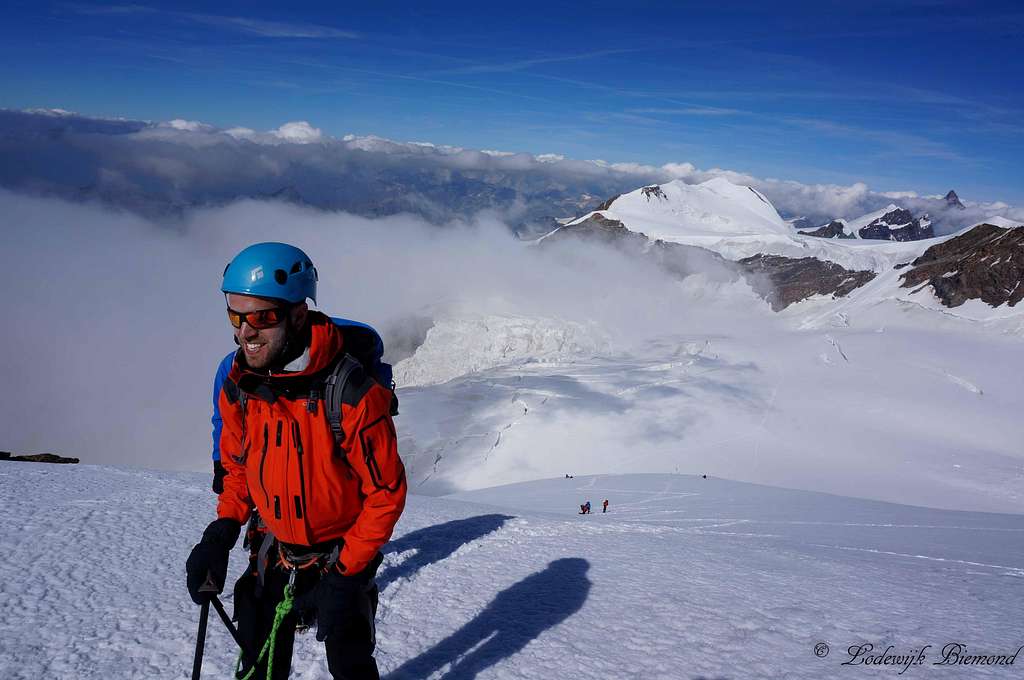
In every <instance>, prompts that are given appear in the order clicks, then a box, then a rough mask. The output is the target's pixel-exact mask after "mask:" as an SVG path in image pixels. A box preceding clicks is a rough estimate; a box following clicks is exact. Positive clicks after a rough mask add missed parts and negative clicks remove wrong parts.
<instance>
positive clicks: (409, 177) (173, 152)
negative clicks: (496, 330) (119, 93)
mask: <svg viewBox="0 0 1024 680" xmlns="http://www.w3.org/2000/svg"><path fill="white" fill-rule="evenodd" d="M0 156H2V157H3V158H4V159H5V162H4V163H3V164H2V165H0V186H3V187H6V188H9V189H13V190H16V191H21V192H31V193H35V194H41V195H50V196H59V197H62V198H67V199H71V200H89V199H98V200H100V201H102V202H104V203H106V204H108V205H113V206H117V207H121V208H126V209H128V210H131V211H133V212H136V213H138V214H140V215H143V216H146V217H150V218H163V217H167V216H180V215H181V214H183V211H185V210H187V209H189V208H191V207H196V206H211V205H225V204H228V203H230V202H232V201H235V200H239V199H244V198H274V199H278V200H284V201H287V202H291V203H296V204H300V205H309V206H313V207H317V208H321V209H326V210H337V211H345V212H349V213H353V214H357V215H362V216H365V217H377V216H386V215H395V214H400V213H412V214H415V215H418V216H419V217H421V218H423V219H425V220H427V221H429V222H431V223H434V224H446V223H449V222H451V221H452V220H456V219H470V218H472V217H473V216H475V215H477V214H479V213H481V212H490V213H492V214H495V215H497V216H500V217H501V219H503V220H504V221H506V222H508V223H509V224H510V225H512V226H513V227H514V228H516V229H517V230H521V231H525V232H533V233H536V232H543V231H546V230H547V229H549V228H550V226H551V225H552V222H553V220H554V219H556V218H559V217H572V216H576V215H580V214H583V213H585V212H587V211H589V210H591V209H593V208H594V207H596V206H597V204H598V203H600V202H601V201H603V200H605V199H607V198H609V197H611V196H614V195H616V194H619V193H623V192H626V191H632V190H633V189H636V188H638V187H640V186H643V185H646V184H652V183H660V182H666V181H669V180H672V179H682V180H684V181H687V182H701V181H704V180H706V179H710V178H712V177H726V178H728V179H730V180H731V181H733V182H737V183H741V184H748V185H750V186H753V187H755V188H757V189H758V190H760V191H761V192H762V193H764V194H765V195H767V196H768V197H769V199H771V201H772V202H773V203H774V204H775V206H776V208H778V210H779V212H780V213H782V214H783V215H784V216H786V217H805V218H807V219H808V220H809V221H810V222H812V223H815V224H823V223H825V222H827V221H828V220H831V219H833V218H836V217H843V218H853V217H857V216H859V215H862V214H865V213H868V212H871V211H873V210H877V209H879V208H882V207H885V206H886V205H888V204H889V203H891V202H893V201H894V200H898V201H899V202H900V203H901V204H902V205H904V206H906V207H907V208H910V209H912V210H913V211H915V212H918V213H924V212H927V213H929V214H930V215H931V217H932V219H933V221H934V222H935V224H936V230H937V232H938V233H949V232H952V231H956V230H958V229H961V228H963V227H965V226H969V225H970V224H974V223H976V222H979V221H981V220H983V219H985V218H987V217H990V216H993V215H1002V216H1005V217H1007V218H1009V219H1016V220H1024V210H1022V209H1019V208H1013V207H1011V206H1007V205H1005V204H1002V203H996V204H972V203H970V202H969V201H965V202H966V203H967V205H968V210H963V211H962V210H948V209H947V207H946V205H945V202H944V201H942V200H941V198H938V197H922V196H918V195H916V194H915V193H913V192H906V191H899V192H894V191H876V190H873V189H871V188H870V187H868V186H867V185H866V184H863V183H855V184H852V185H849V186H843V185H835V184H804V183H800V182H795V181H787V180H780V179H771V178H758V177H753V176H750V175H746V174H743V173H739V172H735V171H731V170H727V169H722V168H712V169H708V170H701V169H698V168H696V167H694V166H693V165H692V164H689V163H669V164H665V165H663V166H652V165H646V164H641V163H607V162H604V161H601V160H573V159H567V158H564V157H562V156H559V155H555V154H541V155H531V154H524V153H510V152H505V151H495V150H485V151H477V150H471V149H463V148H459V147H450V146H440V145H434V144H430V143H423V142H419V143H416V142H395V141H391V140H387V139H382V138H379V137H372V136H367V137H357V136H352V135H348V136H345V137H342V138H334V137H330V136H328V135H325V134H324V133H323V132H322V131H321V130H320V129H318V128H316V127H315V126H313V125H311V124H310V123H308V122H305V121H296V122H289V123H285V124H283V125H281V126H280V127H279V128H277V129H275V130H270V131H265V132H258V131H254V130H251V129H248V128H241V127H235V128H228V129H219V128H216V127H214V126H211V125H207V124H204V123H201V122H197V121H188V120H181V119H177V120H172V121H169V122H162V123H149V122H144V121H133V120H119V119H116V120H108V119H96V118H89V117H85V116H79V115H76V114H72V113H69V112H67V111H59V110H51V111H40V110H33V111H0ZM894 196H898V198H897V199H894V198H893V197H894ZM965 198H968V199H969V197H965Z"/></svg>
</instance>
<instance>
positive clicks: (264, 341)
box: [227, 293, 307, 369]
mask: <svg viewBox="0 0 1024 680" xmlns="http://www.w3.org/2000/svg"><path fill="white" fill-rule="evenodd" d="M227 301H228V307H229V308H231V309H233V310H235V311H236V312H242V313H243V314H245V313H249V312H258V311H260V310H264V309H275V308H276V309H280V308H283V307H285V306H286V304H285V303H283V302H280V301H278V300H268V299H266V298H259V297H252V296H250V295H238V294H236V293H228V295H227ZM306 309H307V308H306V304H305V303H301V304H298V305H295V306H293V307H292V308H291V310H290V311H288V312H286V313H285V317H287V318H284V319H283V320H282V321H281V323H279V324H277V325H276V326H273V327H271V328H260V329H256V328H253V327H252V326H250V325H249V323H248V321H243V322H242V325H241V327H240V328H235V329H234V331H235V339H237V340H238V345H239V346H240V347H241V348H242V352H244V353H245V360H246V362H247V363H248V364H249V367H250V368H256V369H265V368H267V367H268V366H270V365H271V364H273V363H274V362H275V361H276V360H277V359H278V358H279V357H280V356H281V354H282V353H283V352H284V348H285V345H286V344H287V341H288V333H289V332H290V331H291V329H292V328H298V327H300V326H301V323H302V321H303V320H304V319H305V314H306Z"/></svg>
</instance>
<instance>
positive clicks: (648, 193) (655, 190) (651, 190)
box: [640, 184, 668, 201]
mask: <svg viewBox="0 0 1024 680" xmlns="http://www.w3.org/2000/svg"><path fill="white" fill-rule="evenodd" d="M640 193H642V194H643V195H644V198H646V199H647V200H648V201H650V200H651V199H652V198H658V199H661V200H663V201H667V200H668V196H666V195H665V192H664V191H662V190H661V187H660V186H658V185H657V184H654V185H652V186H649V187H644V188H643V189H641V190H640Z"/></svg>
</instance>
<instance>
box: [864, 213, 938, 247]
mask: <svg viewBox="0 0 1024 680" xmlns="http://www.w3.org/2000/svg"><path fill="white" fill-rule="evenodd" d="M858 233H859V234H860V237H861V238H869V239H880V240H883V241H920V240H921V239H924V238H932V237H934V236H935V232H934V231H933V230H932V224H931V222H930V221H929V220H928V216H927V215H925V216H923V217H921V218H920V219H918V218H916V217H914V216H913V215H911V214H910V211H909V210H906V209H904V208H896V209H895V210H891V211H889V212H887V213H885V214H884V215H882V216H881V217H879V218H877V219H875V220H872V221H871V222H870V223H869V224H868V225H867V226H866V227H861V229H860V231H859V232H858Z"/></svg>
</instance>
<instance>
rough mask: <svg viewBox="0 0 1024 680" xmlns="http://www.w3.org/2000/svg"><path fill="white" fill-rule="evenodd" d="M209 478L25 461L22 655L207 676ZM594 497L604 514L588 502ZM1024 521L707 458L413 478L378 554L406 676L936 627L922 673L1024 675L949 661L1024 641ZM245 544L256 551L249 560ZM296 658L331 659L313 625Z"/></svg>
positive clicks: (725, 659)
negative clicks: (203, 537)
mask: <svg viewBox="0 0 1024 680" xmlns="http://www.w3.org/2000/svg"><path fill="white" fill-rule="evenodd" d="M208 482H209V479H208V477H207V476H206V475H200V474H188V473H167V472H148V471H144V470H136V469H129V468H112V467H96V466H88V465H81V466H46V465H37V464H31V463H5V464H3V466H2V467H0V497H2V498H3V499H4V509H3V510H4V516H5V520H6V521H5V522H4V524H3V527H2V528H0V542H2V544H3V545H4V546H5V553H6V554H5V558H4V560H3V561H2V562H0V598H2V600H3V603H4V615H3V618H2V619H0V636H2V639H3V641H4V642H3V646H2V649H0V677H3V678H5V679H8V678H10V679H21V678H24V679H29V678H32V679H36V678H77V679H82V680H88V679H101V678H102V679H107V678H140V679H141V678H187V677H189V673H190V672H191V663H192V652H193V648H194V647H193V645H194V642H195V627H196V622H197V614H198V608H197V607H195V606H194V605H193V604H192V602H191V600H190V599H189V597H188V594H187V592H186V591H185V587H184V567H183V565H184V560H185V557H186V556H187V554H188V550H189V549H190V547H191V545H192V543H193V542H194V541H195V540H196V538H197V537H198V536H199V534H200V533H201V531H202V528H203V526H205V524H206V523H207V522H208V521H209V519H210V518H211V517H212V516H213V505H214V498H213V495H212V494H211V493H210V492H209V490H208V486H207V485H208ZM606 498H607V499H609V501H610V506H609V512H608V513H607V514H602V513H601V511H600V507H601V501H603V500H604V499H606ZM587 500H589V501H590V502H591V503H592V506H593V508H594V513H595V514H591V515H587V516H582V515H579V514H577V512H578V507H579V504H580V503H583V502H585V501H587ZM1022 538H1024V517H1021V516H1019V515H1001V514H984V513H970V512H953V511H943V510H933V509H924V508H917V507H910V506H903V505H894V504H887V503H880V502H873V501H863V500H856V499H851V498H844V497H839V496H830V495H826V494H818V493H810V492H799V491H790V490H785V489H778V488H770V487H765V486H757V485H751V484H743V483H737V482H732V481H727V480H722V479H717V478H713V477H709V478H708V479H703V478H701V477H698V476H690V475H628V476H592V477H580V476H577V477H574V478H573V479H566V478H565V477H561V478H558V479H549V480H541V481H535V482H530V483H525V484H516V485H509V486H502V487H497V488H493V489H486V490H480V491H474V492H467V493H462V494H459V495H458V496H456V497H453V498H436V497H433V498H431V497H424V496H411V497H410V500H409V505H408V508H407V509H406V512H405V514H404V516H403V517H402V519H401V521H400V522H399V524H398V527H397V530H396V533H395V537H394V539H393V540H392V542H391V543H389V544H388V546H387V547H386V548H385V553H386V558H385V562H384V566H383V567H382V569H381V571H380V573H379V576H378V582H379V584H380V586H381V604H380V610H379V612H378V652H377V658H378V662H379V665H380V667H381V673H382V676H383V677H385V678H392V679H394V680H398V679H400V678H401V679H409V680H412V679H414V678H449V679H450V680H454V679H457V678H480V679H481V680H483V679H484V678H516V679H518V678H666V679H668V678H672V679H675V678H696V677H708V678H711V677H715V678H766V677H773V678H774V677H793V678H823V677H840V676H842V677H845V676H846V675H857V676H858V677H859V676H860V675H862V674H866V675H869V676H871V677H883V676H884V677H888V676H889V675H891V674H895V673H896V672H897V671H898V670H899V669H898V668H893V667H888V668H881V669H869V668H866V667H860V668H853V667H843V666H841V664H842V662H843V661H848V660H849V659H850V655H849V653H848V652H847V650H848V648H849V647H850V646H853V645H859V644H866V643H870V644H873V645H874V646H875V649H876V650H878V651H881V650H882V649H885V648H886V647H887V646H889V645H893V646H894V653H901V654H909V653H910V651H911V650H912V649H913V650H920V649H921V648H922V646H924V645H931V648H930V649H928V650H927V651H926V656H927V664H928V665H924V666H915V667H913V668H911V669H909V670H908V671H907V673H906V674H905V675H906V676H909V677H929V678H933V677H935V678H939V677H959V678H966V677H1013V676H1014V674H1015V673H1016V672H1017V670H1018V669H1017V668H1016V667H1010V668H1007V667H989V668H979V667H974V668H963V667H959V668H957V667H952V668H951V667H943V666H933V665H931V664H932V663H933V662H936V661H939V660H940V659H941V653H940V649H941V647H943V646H944V645H946V644H948V643H951V642H959V643H962V644H965V645H967V648H968V653H982V652H985V653H991V654H1012V653H1013V652H1014V651H1015V650H1016V649H1017V648H1018V647H1019V646H1020V645H1022V644H1024V627H1022V625H1021V623H1020V620H1019V616H1018V614H1019V612H1020V611H1021V607H1022V605H1024V541H1022V540H1021V539H1022ZM244 559H245V554H244V553H243V552H241V551H240V550H236V551H235V552H233V555H232V568H231V572H232V574H235V575H237V574H238V572H239V570H240V569H241V566H242V564H243V560H244ZM227 603H228V607H229V609H230V608H231V604H230V597H229V598H227ZM822 642H824V643H826V644H827V645H829V647H830V649H831V651H830V653H829V654H828V655H827V656H825V657H819V656H816V655H815V647H816V645H818V644H819V643H822ZM233 661H234V652H233V650H232V649H231V644H230V638H229V637H228V635H227V633H226V632H225V631H224V630H223V629H222V628H221V626H220V624H219V622H217V621H216V620H215V619H213V620H211V624H210V632H209V639H208V645H207V652H206V661H205V665H204V674H203V677H206V678H223V677H228V675H229V668H230V667H231V664H232V663H233ZM1020 662H1021V660H1018V664H1019V663H1020ZM293 677H296V678H302V679H305V680H313V679H314V678H319V679H322V678H327V677H329V674H328V672H327V668H326V662H325V660H324V658H323V653H322V649H321V647H320V645H318V644H317V643H316V642H315V640H314V639H313V637H312V635H309V634H307V635H303V636H300V638H299V641H298V643H297V646H296V653H295V663H294V666H293Z"/></svg>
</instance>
